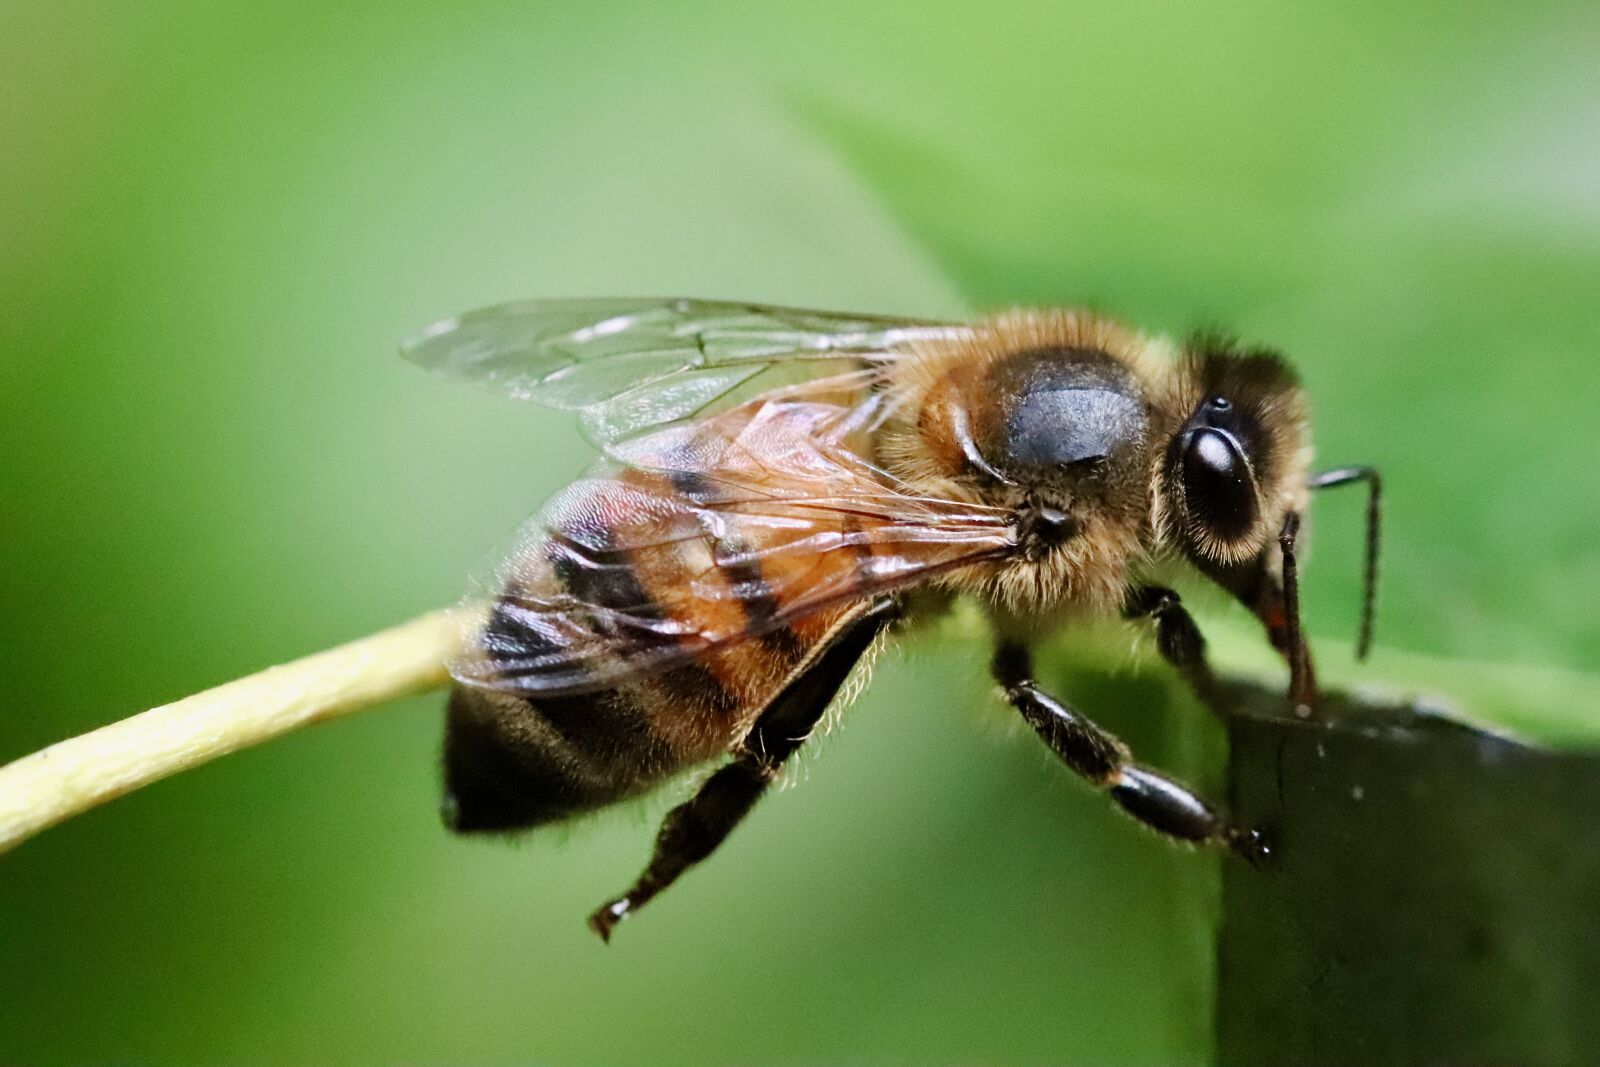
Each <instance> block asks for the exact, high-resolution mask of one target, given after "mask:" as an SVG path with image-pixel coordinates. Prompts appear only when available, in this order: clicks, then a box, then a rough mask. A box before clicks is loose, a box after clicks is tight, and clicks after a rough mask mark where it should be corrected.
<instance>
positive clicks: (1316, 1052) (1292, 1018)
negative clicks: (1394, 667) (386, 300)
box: [1217, 690, 1600, 1067]
mask: <svg viewBox="0 0 1600 1067" xmlns="http://www.w3.org/2000/svg"><path fill="white" fill-rule="evenodd" d="M1240 697H1241V699H1240V702H1239V703H1236V704H1233V705H1232V706H1234V707H1239V708H1242V709H1244V712H1243V713H1242V714H1240V715H1238V716H1236V717H1235V718H1233V719H1232V721H1231V722H1230V723H1229V727H1228V732H1229V738H1230V742H1231V744H1230V751H1231V756H1230V760H1231V767H1230V780H1231V782H1232V789H1233V797H1232V803H1233V806H1234V810H1235V811H1236V812H1237V813H1238V815H1239V817H1240V818H1241V819H1242V820H1245V821H1248V822H1249V823H1251V824H1252V825H1264V826H1267V827H1269V828H1270V830H1271V832H1272V834H1273V836H1274V837H1275V838H1276V840H1277V843H1278V850H1277V853H1276V856H1275V858H1274V860H1273V861H1272V862H1271V863H1270V864H1269V865H1267V866H1266V867H1264V868H1263V869H1261V870H1251V869H1250V868H1249V867H1247V866H1245V865H1244V864H1229V865H1228V869H1227V871H1226V873H1225V875H1224V879H1223V920H1222V930H1221V932H1220V940H1219V946H1218V1001H1217V1012H1218V1025H1217V1047H1218V1055H1217V1062H1219V1063H1226V1064H1230V1065H1241V1067H1245V1065H1252V1064H1273V1065H1281V1064H1352V1063H1361V1064H1388V1063H1395V1064H1427V1063H1450V1064H1469V1063H1471V1064H1476V1063H1485V1064H1489V1063H1492V1064H1577V1063H1593V1062H1594V1057H1595V1055H1596V1050H1597V1049H1600V1011H1597V1010H1596V1005H1597V1004H1600V847H1596V840H1595V834H1596V827H1597V825H1600V758H1597V757H1595V756H1593V755H1583V754H1577V753H1571V752H1552V751H1544V750H1540V749H1536V748H1531V747H1528V746H1526V745H1523V744H1520V743H1517V742H1515V741H1513V740H1510V739H1507V738H1505V737H1501V736H1496V735H1493V734H1488V733H1484V732H1482V731H1479V730H1476V729H1474V728H1472V727H1470V726H1466V725H1463V724H1460V723H1458V722H1454V721H1450V720H1447V719H1443V718H1440V717H1437V716H1431V715H1427V714H1419V713H1418V712H1417V711H1416V710H1413V709H1410V708H1405V707H1388V708H1380V707H1369V706H1363V705H1360V704H1356V703H1353V702H1350V701H1348V700H1344V699H1338V698H1330V700H1329V702H1328V705H1327V706H1326V707H1325V708H1324V714H1323V716H1322V717H1321V719H1320V720H1319V721H1318V722H1314V723H1312V722H1302V721H1297V720H1294V719H1289V718H1285V717H1282V716H1281V715H1280V714H1279V709H1281V708H1282V706H1283V700H1282V697H1281V695H1272V694H1266V693H1261V692H1259V691H1254V690H1251V691H1248V692H1241V694H1240Z"/></svg>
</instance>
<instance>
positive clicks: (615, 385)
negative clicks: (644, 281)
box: [401, 298, 966, 448]
mask: <svg viewBox="0 0 1600 1067" xmlns="http://www.w3.org/2000/svg"><path fill="white" fill-rule="evenodd" d="M965 330H966V328H965V327H962V326H960V325H952V324H943V323H934V322H927V321H919V320H915V319H900V318H888V317H884V316H876V315H853V314H844V313H837V312H827V311H806V310H801V309H798V308H783V307H770V306H765V305H760V304H741V303H734V302H728V301H713V300H686V299H626V298H612V299H604V298H602V299H581V300H529V301H523V302H520V303H514V304H501V305H498V306H496V307H489V308H483V309H480V310H478V311H470V312H468V313H466V314H465V315H460V316H457V317H455V318H450V319H445V320H443V321H440V322H436V323H434V324H433V325H432V326H429V327H427V328H426V329H424V330H422V331H421V332H419V333H418V334H416V335H415V336H413V337H411V338H410V339H408V340H407V341H406V342H405V343H404V345H403V346H402V348H401V351H402V352H403V354H404V355H405V357H406V358H407V359H409V360H411V361H412V362H413V363H416V364H418V365H419V366H422V367H425V368H427V369H429V370H432V371H437V372H439V373H441V374H445V375H448V376H450V377H453V378H459V379H463V380H466V381H470V382H473V383H475V384H478V385H481V386H485V387H488V388H491V389H495V390H497V391H500V392H505V393H509V394H510V395H512V396H515V397H519V398H521V399H524V400H532V401H535V402H537V403H540V404H545V405H547V406H550V407H555V408H562V409H566V410H576V411H579V412H581V413H582V419H583V425H584V430H585V433H586V434H587V435H588V436H589V438H590V440H592V441H594V442H595V443H596V444H598V445H600V446H601V447H602V448H606V447H608V446H609V445H611V444H613V443H614V442H617V441H620V440H624V439H626V438H627V437H630V436H632V435H635V434H638V433H642V432H647V431H649V430H650V429H652V428H654V427H657V426H662V425H666V424H669V423H673V422H678V421H681V420H686V419H691V418H697V417H702V416H704V415H705V414H707V413H708V412H710V411H713V410H716V409H718V408H725V407H727V406H730V405H731V404H733V403H735V402H738V401H742V400H744V399H748V398H750V397H752V396H755V395H758V394H760V393H764V392H767V391H770V390H772V389H775V388H781V387H784V386H794V385H796V384H797V383H802V382H808V381H812V380H815V379H817V378H831V377H833V376H835V375H838V374H844V373H853V372H864V371H868V370H870V369H871V368H872V367H874V366H881V364H882V363H883V362H884V361H886V360H889V359H893V358H894V357H895V356H896V355H897V354H899V353H901V352H903V351H904V350H905V348H906V346H907V345H909V344H911V343H913V342H915V341H916V340H919V339H927V338H937V337H948V336H952V335H956V334H961V333H964V332H965Z"/></svg>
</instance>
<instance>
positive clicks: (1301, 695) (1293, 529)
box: [1278, 511, 1317, 719]
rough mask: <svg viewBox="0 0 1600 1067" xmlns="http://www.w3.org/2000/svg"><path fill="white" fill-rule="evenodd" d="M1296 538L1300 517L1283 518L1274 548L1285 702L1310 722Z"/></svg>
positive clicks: (1310, 685)
mask: <svg viewBox="0 0 1600 1067" xmlns="http://www.w3.org/2000/svg"><path fill="white" fill-rule="evenodd" d="M1299 536H1300V513H1299V512H1298V511H1291V512H1289V514H1288V515H1286V516H1284V519H1283V529H1282V530H1280V531H1279V533H1278V548H1279V550H1280V551H1281V552H1282V553H1283V635H1284V656H1285V657H1286V658H1287V659H1288V661H1289V702H1290V703H1291V704H1292V705H1293V706H1294V713H1295V714H1296V715H1298V716H1300V717H1301V718H1303V719H1305V718H1310V717H1311V713H1312V710H1313V709H1314V708H1315V707H1316V704H1317V682H1316V679H1315V678H1314V677H1313V676H1312V673H1311V653H1310V651H1309V650H1308V649H1307V648H1306V635H1305V630H1304V629H1303V628H1302V627H1301V625H1300V565H1299V563H1298V562H1297V561H1296V559H1295V541H1296V539H1297V538H1298V537H1299Z"/></svg>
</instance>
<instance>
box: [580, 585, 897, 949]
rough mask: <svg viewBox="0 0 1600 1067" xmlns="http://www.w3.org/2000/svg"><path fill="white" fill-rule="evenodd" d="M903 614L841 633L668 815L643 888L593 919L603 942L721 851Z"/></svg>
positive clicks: (870, 619)
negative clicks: (852, 674)
mask: <svg viewBox="0 0 1600 1067" xmlns="http://www.w3.org/2000/svg"><path fill="white" fill-rule="evenodd" d="M899 613H900V606H899V604H898V603H897V602H896V601H894V600H893V599H889V598H884V599H881V600H878V601H876V602H875V603H873V604H872V606H871V607H869V608H868V609H867V611H866V612H864V613H863V614H862V615H861V616H860V617H859V618H857V619H856V620H854V621H853V622H851V623H850V624H849V625H848V626H846V627H845V628H844V629H843V630H841V631H840V632H839V634H838V635H837V636H836V637H835V638H834V639H833V642H832V644H830V645H829V646H828V648H827V649H826V650H825V651H824V652H823V653H822V654H821V655H820V656H818V657H817V659H816V662H815V663H813V664H812V665H811V666H810V667H808V668H806V670H805V671H804V672H803V673H802V674H800V675H799V676H797V677H796V678H795V679H794V680H793V681H791V682H790V683H789V685H788V686H787V687H786V688H785V689H784V690H783V691H782V692H781V693H779V694H778V695H777V696H776V697H775V698H773V700H772V703H770V704H768V705H767V708H766V710H765V711H763V712H762V713H761V716H760V718H758V719H757V720H756V724H755V726H754V727H753V728H752V729H751V731H750V734H749V736H748V737H746V738H745V741H744V744H743V746H742V748H741V751H740V752H739V754H738V755H736V756H735V757H734V758H733V760H732V761H730V762H729V763H726V764H724V765H723V766H722V767H721V768H719V769H718V770H717V771H716V773H714V774H713V775H712V776H711V777H710V778H707V779H706V780H705V782H704V783H702V784H701V786H700V788H699V790H697V791H696V792H695V795H694V796H692V797H690V798H689V799H688V800H686V801H684V802H683V803H682V804H679V805H678V806H677V807H675V808H673V809H672V810H671V811H669V812H668V813H667V816H666V818H665V819H664V820H662V823H661V829H660V831H659V832H658V833H657V834H656V843H655V850H654V852H653V853H652V855H651V857H650V862H649V864H648V865H647V866H646V867H645V869H644V872H643V873H642V874H640V875H639V878H638V880H637V881H635V882H634V884H633V886H632V887H631V888H630V889H629V890H628V891H627V892H626V893H624V894H623V895H622V896H620V897H617V898H615V899H613V900H609V901H607V902H606V903H605V904H603V905H601V906H600V907H599V908H597V909H595V912H594V914H592V915H590V916H589V928H590V929H591V930H593V931H594V932H595V933H597V934H599V935H600V938H601V940H603V941H607V942H609V941H610V940H611V931H612V930H613V929H614V928H615V927H616V925H617V923H619V922H621V921H622V920H623V919H626V918H627V917H628V916H629V915H631V914H633V913H634V912H636V911H638V910H639V909H640V908H642V907H644V905H645V904H647V903H648V902H649V901H650V900H651V898H653V897H654V896H656V894H658V893H660V892H661V891H662V890H663V889H665V888H667V886H669V885H671V884H672V883H673V882H674V881H676V880H677V879H678V876H679V875H681V874H683V872H684V871H686V870H688V869H689V868H690V867H692V866H694V865H695V864H696V863H699V862H700V861H701V860H703V859H705V858H706V857H707V856H709V855H711V853H712V852H714V851H716V848H717V846H718V845H720V844H722V842H723V840H724V839H725V838H726V837H727V836H728V834H729V833H731V832H732V831H733V828H734V827H735V826H737V825H739V821H740V820H741V819H743V818H744V817H745V815H746V814H747V813H749V811H750V809H751V808H753V807H754V806H755V803H756V801H757V800H759V799H761V795H762V794H763V793H765V792H766V790H767V787H768V786H769V785H771V784H772V782H773V780H774V779H776V778H777V776H778V772H779V770H780V769H781V767H782V766H783V762H784V761H785V760H786V759H788V758H789V757H790V756H791V755H793V754H794V752H795V750H796V749H798V748H799V747H800V745H801V744H802V743H803V742H804V741H805V739H806V738H807V737H808V736H809V735H810V734H811V731H812V730H813V729H814V728H815V727H816V725H817V723H818V721H820V720H821V718H822V716H823V714H824V713H825V712H826V711H827V710H828V705H829V704H831V703H833V698H834V697H835V696H837V695H838V692H839V688H840V687H841V686H842V685H844V682H845V679H846V678H848V677H849V676H850V672H851V671H852V670H853V669H854V668H855V666H856V664H857V662H859V661H860V659H861V657H862V655H863V654H864V653H865V652H866V651H867V649H868V647H869V646H871V644H872V642H873V641H874V640H875V639H876V638H877V636H878V634H880V633H881V632H882V631H883V629H884V627H885V626H887V625H888V624H889V623H891V622H893V621H894V619H895V618H897V617H898V615H899Z"/></svg>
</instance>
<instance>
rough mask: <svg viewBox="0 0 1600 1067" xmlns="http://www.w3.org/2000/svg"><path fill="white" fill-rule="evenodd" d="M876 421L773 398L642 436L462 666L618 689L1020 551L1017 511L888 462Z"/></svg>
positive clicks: (500, 605) (554, 536)
mask: <svg viewBox="0 0 1600 1067" xmlns="http://www.w3.org/2000/svg"><path fill="white" fill-rule="evenodd" d="M876 417H877V408H876V401H875V398H868V399H864V400H860V401H858V402H857V403H855V404H853V405H844V404H830V403H822V402H816V401H813V400H786V399H763V400H761V401H759V402H757V403H754V404H750V405H745V406H743V407H740V408H738V409H735V410H732V411H728V412H725V413H724V414H722V415H720V416H717V417H714V418H712V419H708V420H704V421H701V422H698V423H694V424H689V425H683V426H674V427H668V428H665V429H662V430H658V431H656V432H654V433H652V434H649V435H646V436H644V437H640V438H636V439H634V440H632V441H630V442H628V443H627V445H626V446H625V447H624V449H623V454H622V455H620V456H619V457H618V458H617V459H616V460H611V461H605V462H603V463H602V465H601V466H600V467H599V468H598V469H597V470H596V471H594V472H593V473H591V475H590V476H588V477H586V478H584V479H581V480H579V481H578V482H575V483H573V484H572V485H571V486H569V487H568V488H567V489H566V490H564V491H563V492H562V493H560V494H559V495H558V496H557V497H556V498H555V499H554V500H552V501H551V502H550V503H549V504H548V505H547V506H546V507H545V509H544V510H543V511H542V512H540V513H539V514H538V515H537V516H535V517H534V518H533V519H531V520H530V521H529V522H528V523H526V524H525V525H524V526H523V528H522V529H521V530H520V531H518V534H517V536H516V538H515V539H514V542H513V544H512V546H511V548H510V551H509V552H507V553H506V554H505V555H504V557H503V558H502V559H501V561H500V562H499V563H498V564H497V565H496V566H495V567H493V568H491V569H490V571H489V572H488V573H487V574H486V575H485V576H484V578H483V579H482V580H481V581H480V582H479V584H478V592H477V594H476V597H475V598H474V600H475V606H476V608H477V609H478V610H477V612H476V613H475V618H476V620H477V621H476V623H475V625H474V629H473V631H472V633H471V635H470V638H469V641H468V652H467V653H466V654H465V655H463V656H462V657H461V658H460V659H459V660H457V661H456V662H455V663H454V664H452V666H451V673H452V674H453V675H454V676H455V677H456V678H457V680H459V681H462V682H465V683H467V684H471V685H478V686H484V687H488V688H493V689H499V690H506V691H511V692H517V693H521V694H524V695H546V696H553V695H560V694H567V693H575V692H583V691H593V690H598V689H605V688H609V687H612V686H615V685H616V684H618V683H619V682H622V681H625V680H627V679H629V678H633V677H638V676H640V675H646V674H652V673H655V672H658V671H661V670H665V669H668V668H670V667H673V666H676V665H681V664H683V663H685V662H687V661H689V660H691V659H693V658H695V657H697V656H701V655H703V654H705V653H707V652H708V651H713V650H716V649H717V648H719V647H726V646H728V645H730V644H732V643H735V642H740V641H747V640H754V639H759V638H761V637H762V636H763V635H766V634H771V633H774V632H776V631H779V630H782V629H784V628H787V627H790V626H792V625H794V624H796V623H797V622H799V621H800V620H803V619H806V618H807V617H808V616H813V615H815V614H816V613H818V612H822V611H826V610H828V609H830V608H835V609H836V608H841V607H844V606H847V605H849V604H850V603H852V602H857V601H861V600H865V599H867V598H870V597H873V596H877V595H880V594H883V593H889V592H893V591H895V590H897V589H902V588H905V587H907V586H910V585H913V584H916V583H919V582H923V581H926V580H928V579H930V578H933V577H935V576H937V575H940V574H943V573H947V572H950V571H953V570H957V569H960V568H962V567H966V566H969V565H972V564H974V563H979V562H982V561H985V560H992V559H995V558H997V557H999V556H1001V555H1004V554H1005V553H1007V552H1009V551H1011V550H1012V549H1013V548H1014V546H1015V531H1014V527H1013V524H1012V517H1011V515H1010V513H1009V512H1007V511H1005V510H1003V509H1000V508H993V507H987V506H985V505H982V504H978V503H974V502H967V501H961V500H955V499H940V498H931V497H923V496H916V495H912V494H911V493H909V492H908V491H907V490H906V488H905V487H904V486H903V485H898V484H896V483H895V482H894V480H893V479H892V478H890V477H889V476H888V475H886V474H885V473H884V472H883V471H881V470H878V469H877V468H875V467H874V466H873V465H872V463H870V462H869V461H868V460H867V459H866V458H865V457H864V450H863V448H862V441H863V430H862V428H863V426H870V424H871V423H872V421H873V420H874V419H875V418H876ZM485 611H487V614H486V615H485V614H484V612H485Z"/></svg>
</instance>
